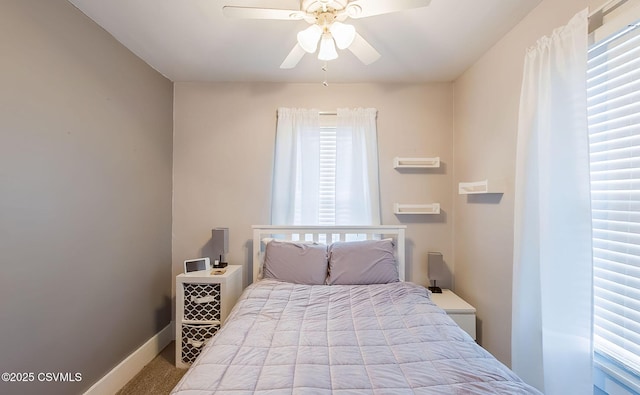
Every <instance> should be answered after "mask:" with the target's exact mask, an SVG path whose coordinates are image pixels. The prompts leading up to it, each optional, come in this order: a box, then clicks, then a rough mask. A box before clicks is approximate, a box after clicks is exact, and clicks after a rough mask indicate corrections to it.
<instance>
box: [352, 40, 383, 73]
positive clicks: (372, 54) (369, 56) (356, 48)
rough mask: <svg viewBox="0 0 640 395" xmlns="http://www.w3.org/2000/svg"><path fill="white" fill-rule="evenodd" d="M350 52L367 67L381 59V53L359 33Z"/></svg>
mask: <svg viewBox="0 0 640 395" xmlns="http://www.w3.org/2000/svg"><path fill="white" fill-rule="evenodd" d="M349 50H350V51H351V52H353V54H354V55H356V57H357V58H358V59H360V61H361V62H362V63H364V64H366V65H368V64H371V63H373V62H375V61H376V60H378V59H380V53H378V51H376V49H375V48H373V47H372V46H371V44H369V43H368V42H367V40H365V39H364V38H362V36H361V35H360V34H358V33H356V38H355V39H354V40H353V43H352V44H351V46H350V47H349Z"/></svg>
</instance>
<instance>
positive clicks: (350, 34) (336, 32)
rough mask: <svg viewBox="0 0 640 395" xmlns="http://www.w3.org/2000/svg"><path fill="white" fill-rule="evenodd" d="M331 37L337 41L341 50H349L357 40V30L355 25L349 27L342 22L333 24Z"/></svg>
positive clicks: (330, 29) (330, 28)
mask: <svg viewBox="0 0 640 395" xmlns="http://www.w3.org/2000/svg"><path fill="white" fill-rule="evenodd" d="M329 31H331V35H332V36H333V38H334V40H336V45H337V46H338V48H340V49H347V48H349V46H351V44H353V40H354V39H355V38H356V28H355V27H354V26H353V25H347V24H346V23H342V22H333V23H332V24H331V27H329Z"/></svg>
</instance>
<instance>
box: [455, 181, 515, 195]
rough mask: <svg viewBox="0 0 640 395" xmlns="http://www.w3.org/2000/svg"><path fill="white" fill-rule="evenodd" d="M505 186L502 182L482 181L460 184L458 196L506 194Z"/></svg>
mask: <svg viewBox="0 0 640 395" xmlns="http://www.w3.org/2000/svg"><path fill="white" fill-rule="evenodd" d="M504 189H505V185H504V182H503V181H501V180H482V181H473V182H460V183H458V194H460V195H474V194H481V193H504Z"/></svg>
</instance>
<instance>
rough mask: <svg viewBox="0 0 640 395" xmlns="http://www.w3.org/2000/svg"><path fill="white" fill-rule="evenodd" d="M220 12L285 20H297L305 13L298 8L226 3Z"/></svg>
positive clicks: (255, 17) (226, 14) (236, 16)
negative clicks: (257, 6) (236, 5)
mask: <svg viewBox="0 0 640 395" xmlns="http://www.w3.org/2000/svg"><path fill="white" fill-rule="evenodd" d="M222 14H223V15H224V16H226V17H229V18H242V19H278V20H286V21H298V20H300V19H304V17H305V15H306V14H305V13H304V12H302V11H300V10H280V9H276V8H255V7H235V6H230V5H226V6H224V7H222Z"/></svg>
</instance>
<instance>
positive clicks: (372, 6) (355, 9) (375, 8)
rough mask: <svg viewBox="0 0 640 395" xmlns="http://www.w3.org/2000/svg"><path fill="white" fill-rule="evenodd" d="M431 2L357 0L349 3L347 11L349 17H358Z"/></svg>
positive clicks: (429, 0)
mask: <svg viewBox="0 0 640 395" xmlns="http://www.w3.org/2000/svg"><path fill="white" fill-rule="evenodd" d="M430 3H431V0H356V1H352V2H350V3H349V4H347V6H346V7H345V11H346V14H347V15H349V17H351V18H354V19H358V18H366V17H368V16H374V15H382V14H389V13H392V12H398V11H403V10H409V9H412V8H420V7H426V6H428V5H429V4H430Z"/></svg>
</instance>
